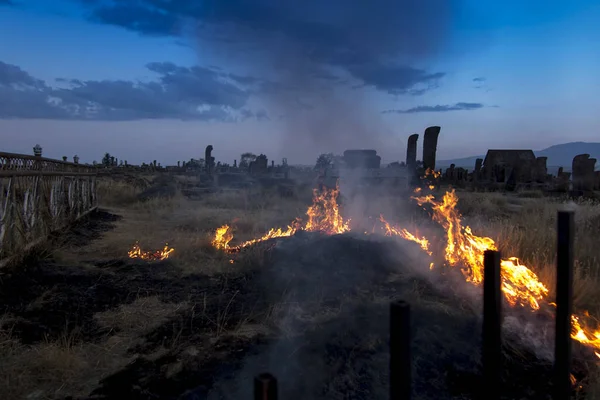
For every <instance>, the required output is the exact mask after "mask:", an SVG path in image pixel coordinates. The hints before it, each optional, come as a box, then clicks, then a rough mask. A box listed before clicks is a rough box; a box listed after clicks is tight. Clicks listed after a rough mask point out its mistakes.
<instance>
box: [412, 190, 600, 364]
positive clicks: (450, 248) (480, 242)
mask: <svg viewBox="0 0 600 400" xmlns="http://www.w3.org/2000/svg"><path fill="white" fill-rule="evenodd" d="M414 199H415V200H416V201H417V203H418V204H419V205H423V204H430V205H431V206H432V210H433V215H432V218H433V220H434V221H436V222H438V223H439V224H440V225H441V226H442V227H443V228H444V229H445V230H446V234H447V244H446V252H445V253H446V254H445V259H446V262H447V263H448V264H449V265H451V266H456V265H461V266H463V268H462V272H463V274H464V275H465V278H466V279H467V281H468V282H471V283H473V284H476V285H478V284H480V283H481V282H482V281H483V253H484V252H485V250H497V249H498V248H497V246H496V243H495V242H494V240H493V239H492V238H489V237H480V236H476V235H474V234H473V232H472V231H471V228H470V227H469V226H465V227H463V226H462V224H461V215H460V213H459V212H458V210H457V209H456V205H457V204H458V197H457V196H456V193H455V191H454V190H452V191H450V192H447V193H446V194H445V195H444V197H443V199H442V200H441V201H436V200H435V199H434V197H433V196H431V195H429V196H422V197H414ZM500 266H501V278H502V292H503V293H504V296H505V297H506V299H507V301H508V302H509V304H510V305H512V306H516V305H519V306H528V307H530V308H531V309H532V310H538V309H539V308H540V303H541V302H542V301H544V302H545V303H546V304H549V305H554V303H550V302H548V299H547V297H548V292H549V291H548V288H547V287H546V286H545V285H544V284H543V283H542V282H541V281H540V280H539V278H538V277H537V275H536V274H535V273H534V272H533V271H531V270H530V269H529V268H527V267H526V266H525V265H523V264H521V263H520V262H519V259H518V258H516V257H509V258H507V259H504V260H502V261H501V265H500ZM583 318H585V320H586V322H585V323H582V319H583ZM571 321H572V330H573V331H572V333H571V337H572V338H573V339H574V340H577V341H578V342H580V343H582V344H585V345H587V346H590V347H592V348H593V349H595V350H596V351H595V354H596V356H598V357H599V358H600V329H599V327H598V323H597V322H596V320H595V319H593V318H592V317H590V316H589V314H588V313H587V312H584V313H583V314H582V315H580V316H577V315H573V316H572V320H571ZM590 325H594V327H593V328H591V327H590Z"/></svg>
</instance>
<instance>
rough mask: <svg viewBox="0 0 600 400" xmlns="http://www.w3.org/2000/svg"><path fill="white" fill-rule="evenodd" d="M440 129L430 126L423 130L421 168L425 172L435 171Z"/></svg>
mask: <svg viewBox="0 0 600 400" xmlns="http://www.w3.org/2000/svg"><path fill="white" fill-rule="evenodd" d="M441 129H442V128H440V127H439V126H430V127H429V128H427V129H425V135H423V168H424V169H425V170H428V169H431V170H433V171H435V154H436V152H437V141H438V137H439V135H440V130H441Z"/></svg>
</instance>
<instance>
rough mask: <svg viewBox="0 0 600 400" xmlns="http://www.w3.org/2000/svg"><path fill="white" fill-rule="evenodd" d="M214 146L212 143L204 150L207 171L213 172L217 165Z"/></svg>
mask: <svg viewBox="0 0 600 400" xmlns="http://www.w3.org/2000/svg"><path fill="white" fill-rule="evenodd" d="M212 151H213V147H212V144H209V145H208V146H206V150H204V163H205V164H206V172H207V173H209V174H211V173H212V171H213V168H214V166H215V158H214V157H213V156H212Z"/></svg>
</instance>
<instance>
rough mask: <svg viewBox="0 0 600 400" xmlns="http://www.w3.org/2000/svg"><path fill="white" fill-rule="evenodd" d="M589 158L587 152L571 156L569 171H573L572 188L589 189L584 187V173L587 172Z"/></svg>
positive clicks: (578, 189)
mask: <svg viewBox="0 0 600 400" xmlns="http://www.w3.org/2000/svg"><path fill="white" fill-rule="evenodd" d="M589 159H590V155H589V154H579V155H576V156H575V157H573V165H572V168H571V171H572V173H573V190H577V191H585V190H589V189H588V188H586V175H587V174H588V170H589V164H590V162H589ZM594 163H595V160H594ZM592 171H593V169H592Z"/></svg>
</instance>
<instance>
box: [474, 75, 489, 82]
mask: <svg viewBox="0 0 600 400" xmlns="http://www.w3.org/2000/svg"><path fill="white" fill-rule="evenodd" d="M485 81H486V79H485V78H484V77H483V76H479V77H477V78H473V82H485Z"/></svg>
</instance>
